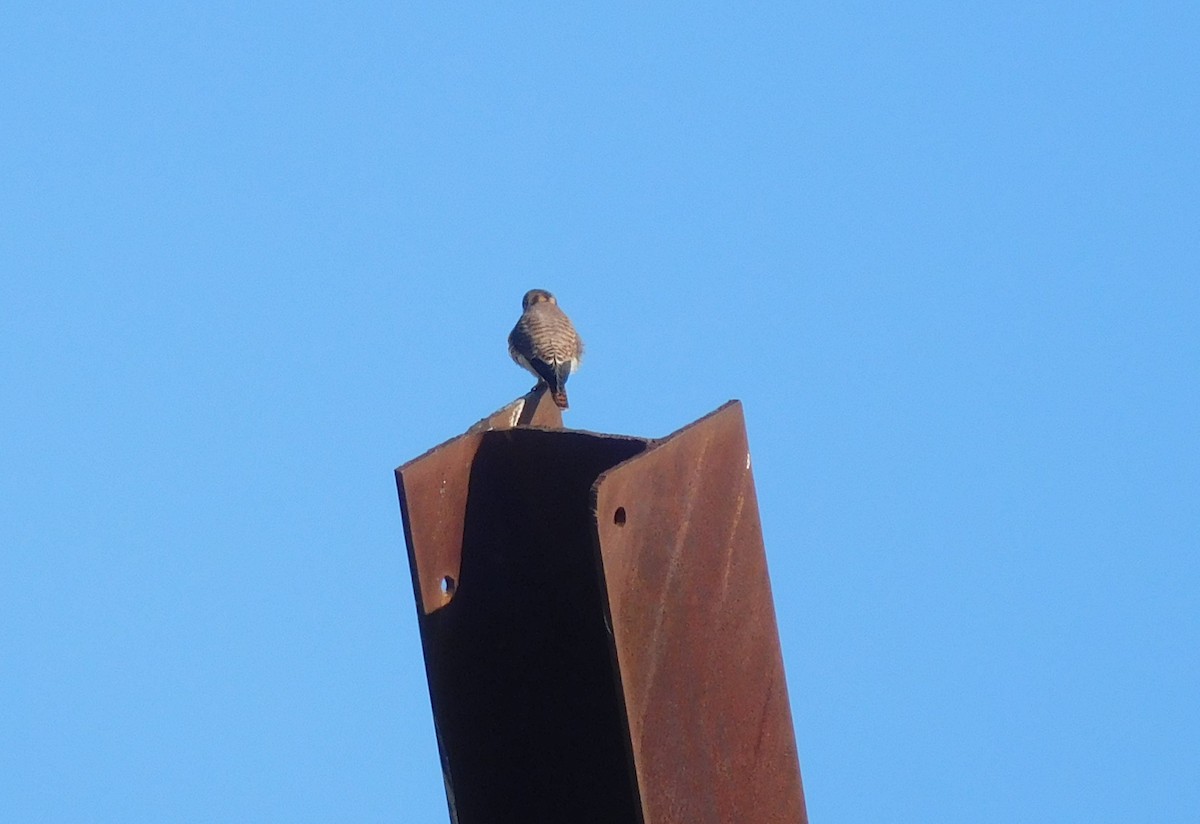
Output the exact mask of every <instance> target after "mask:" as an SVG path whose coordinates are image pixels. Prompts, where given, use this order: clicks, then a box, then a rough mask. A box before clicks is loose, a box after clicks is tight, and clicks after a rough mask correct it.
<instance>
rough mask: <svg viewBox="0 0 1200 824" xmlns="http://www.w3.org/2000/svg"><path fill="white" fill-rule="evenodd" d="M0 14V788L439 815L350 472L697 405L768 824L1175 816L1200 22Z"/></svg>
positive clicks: (1197, 243)
mask: <svg viewBox="0 0 1200 824" xmlns="http://www.w3.org/2000/svg"><path fill="white" fill-rule="evenodd" d="M482 5H483V4H478V5H477V4H464V3H453V2H450V3H438V4H421V5H414V4H394V3H341V4H337V5H336V6H335V5H333V4H330V5H329V6H328V7H325V6H322V5H316V4H304V3H287V4H284V3H270V2H265V3H256V4H245V3H206V4H200V5H188V6H185V5H183V4H177V5H167V6H164V5H163V4H153V3H114V4H107V5H106V7H105V8H104V9H103V10H101V9H98V8H96V7H95V6H94V4H78V5H76V4H70V3H67V4H55V3H38V4H29V3H17V4H15V5H12V4H10V5H9V6H8V7H6V10H5V11H4V12H3V13H2V18H0V168H2V174H0V381H2V382H3V385H4V387H5V391H4V400H3V402H2V403H0V433H2V434H0V707H2V708H3V709H2V710H0V819H3V820H5V821H41V822H77V821H97V822H151V821H197V822H199V821H206V822H207V821H250V820H261V821H287V822H301V821H313V822H324V821H362V822H370V821H380V822H383V821H413V822H439V821H445V820H446V812H445V804H444V800H443V794H442V787H441V779H440V774H439V770H438V765H437V757H436V747H435V743H434V739H433V731H432V720H431V714H430V710H429V706H428V697H427V692H426V688H425V681H424V672H423V669H422V662H421V657H420V648H419V643H418V637H417V630H416V621H415V612H414V606H413V603H412V594H411V589H410V584H409V579H408V570H407V563H406V560H405V555H404V546H403V538H402V533H401V527H400V519H399V512H398V507H397V504H396V499H395V489H394V485H393V479H392V468H393V467H394V466H396V465H397V464H399V463H402V462H403V461H406V460H408V459H410V458H412V457H414V456H416V455H418V454H420V453H421V452H423V451H424V450H425V449H427V448H428V447H430V446H432V445H434V444H436V443H438V442H440V441H442V440H444V439H446V438H448V437H451V436H453V435H455V434H457V433H458V432H460V431H462V430H463V429H464V428H465V427H466V426H467V425H469V424H470V423H472V422H473V421H474V420H476V419H477V418H479V417H481V416H483V415H485V414H487V413H488V412H490V411H492V410H493V409H495V408H497V407H499V406H501V405H503V404H504V403H506V402H507V401H508V400H510V399H512V398H513V397H515V396H517V395H519V394H520V393H521V392H523V391H525V390H526V389H527V388H528V386H529V379H528V377H527V376H526V374H525V373H524V372H522V371H520V370H519V369H517V368H516V367H515V366H514V365H513V364H512V363H511V362H510V361H509V360H508V355H507V352H506V350H505V344H504V337H505V335H506V334H507V332H508V330H509V328H511V325H512V323H513V322H514V321H515V319H516V316H517V314H518V312H519V301H520V296H521V294H522V293H523V292H524V291H525V290H526V289H528V288H531V287H535V286H536V287H543V288H548V289H551V290H552V291H554V292H555V293H556V294H557V295H558V296H559V299H560V303H561V304H562V305H563V306H564V307H565V308H566V309H567V310H568V312H569V313H570V314H571V315H572V317H573V318H574V320H575V322H576V325H577V327H578V328H579V330H580V332H581V334H582V335H583V337H584V338H585V340H586V342H587V344H588V356H587V360H586V362H585V365H584V369H583V371H582V372H581V373H580V374H579V375H578V376H577V377H576V378H575V379H574V380H573V381H572V385H571V386H572V392H571V400H572V408H571V410H570V412H569V413H568V423H569V425H571V426H574V427H578V428H582V429H591V430H596V431H603V432H618V433H628V434H636V435H644V436H660V435H663V434H666V433H668V432H670V431H672V430H674V429H676V428H678V427H680V426H682V425H684V424H686V423H688V422H690V421H691V420H693V419H695V418H697V417H699V416H700V415H702V414H704V413H706V412H708V411H709V410H711V409H713V408H715V407H716V406H718V405H719V404H721V403H722V402H724V401H725V400H727V399H729V398H733V397H736V398H740V399H741V400H742V401H743V402H744V404H745V409H746V416H747V425H748V429H749V434H750V441H751V449H752V452H753V455H754V465H755V476H756V482H757V485H758V492H759V498H760V507H761V516H762V520H763V528H764V533H765V537H766V543H767V552H768V558H769V562H770V566H771V574H772V579H773V583H774V587H775V599H776V609H777V612H778V617H779V624H780V635H781V639H782V644H783V648H784V657H785V661H786V666H787V672H788V683H789V689H790V693H791V699H792V712H793V715H794V720H795V724H796V735H797V741H798V745H799V750H800V755H801V760H802V765H803V773H804V780H805V785H806V790H807V798H808V804H809V810H810V815H811V817H812V819H813V821H814V822H816V821H820V822H824V823H825V824H833V823H834V822H839V823H840V822H845V823H846V824H855V823H856V822H880V821H897V822H908V821H912V822H962V821H971V822H992V821H995V822H1001V821H1004V822H1007V821H1014V820H1021V821H1046V822H1105V821H1113V822H1117V821H1121V822H1124V821H1130V820H1135V821H1158V822H1184V821H1192V820H1194V816H1195V811H1196V809H1197V808H1198V807H1200V785H1198V784H1197V782H1196V780H1195V779H1196V776H1197V775H1198V774H1200V744H1198V742H1200V719H1198V715H1200V711H1198V710H1197V706H1198V704H1197V700H1196V696H1197V695H1198V694H1200V664H1198V663H1197V661H1198V658H1200V656H1198V655H1197V650H1198V649H1200V608H1198V606H1197V591H1198V588H1200V562H1198V560H1197V549H1198V548H1200V423H1198V421H1200V415H1198V414H1197V408H1198V405H1200V386H1198V379H1197V376H1198V374H1200V332H1198V331H1197V330H1198V329H1200V279H1198V275H1200V200H1198V195H1197V192H1198V191H1200V159H1198V158H1200V152H1197V147H1198V146H1200V110H1198V107H1197V91H1198V89H1197V78H1198V77H1200V59H1198V57H1197V50H1196V45H1195V44H1196V42H1197V39H1198V38H1200V7H1197V6H1196V5H1195V4H1194V3H1182V2H1181V3H1145V4H1116V3H1108V2H1100V3H1090V4H1066V3H1057V4H1045V3H1020V2H1018V3H1006V4H952V3H921V2H904V3H893V4H887V5H886V7H882V6H880V4H863V3H843V4H835V5H834V6H833V7H827V6H828V4H825V5H824V6H818V5H806V4H795V3H786V4H785V3H774V4H773V3H761V4H737V5H734V4H728V5H723V4H714V3H689V4H683V3H678V4H675V3H670V4H664V3H658V4H632V3H628V4H607V5H604V6H603V7H600V6H593V7H585V6H582V5H578V4H557V3H556V4H549V3H547V4H515V5H514V4H506V5H504V6H500V5H496V4H493V5H491V6H490V7H487V8H485V7H482Z"/></svg>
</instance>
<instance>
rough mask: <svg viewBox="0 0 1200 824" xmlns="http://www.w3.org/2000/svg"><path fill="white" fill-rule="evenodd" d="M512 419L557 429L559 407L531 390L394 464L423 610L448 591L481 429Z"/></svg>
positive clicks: (505, 425)
mask: <svg viewBox="0 0 1200 824" xmlns="http://www.w3.org/2000/svg"><path fill="white" fill-rule="evenodd" d="M518 424H520V425H523V426H530V425H532V426H544V427H553V428H556V429H561V428H562V410H561V409H559V408H558V407H557V406H555V405H554V402H553V401H552V400H551V399H550V395H549V393H546V392H538V393H531V394H529V395H526V396H525V397H523V398H518V399H517V400H515V401H513V402H512V403H510V404H509V405H508V406H505V407H504V408H503V409H500V410H497V411H496V412H493V413H492V414H491V415H488V416H487V417H486V418H484V419H483V420H481V421H479V422H478V423H476V424H475V425H474V426H472V427H471V428H470V429H468V430H467V431H466V432H465V433H464V434H462V435H459V436H458V437H457V438H453V439H451V440H449V441H447V442H446V443H443V444H441V445H440V446H436V447H434V448H433V449H431V450H429V451H428V452H426V453H425V454H424V455H422V456H420V457H419V458H415V459H413V460H411V461H409V462H408V463H406V464H404V465H403V466H401V467H399V468H398V469H397V470H396V487H397V489H398V491H399V493H400V510H401V514H402V515H403V518H404V530H405V540H406V543H407V545H408V561H409V566H410V568H411V569H412V572H413V586H414V589H415V590H416V596H417V603H418V605H419V606H420V609H421V611H422V612H423V613H425V614H429V613H431V612H433V611H434V610H436V609H439V608H441V607H442V606H444V605H445V604H447V603H449V602H450V600H451V598H453V596H454V589H455V587H456V586H457V582H458V579H459V561H460V553H461V551H462V530H463V518H464V515H465V514H466V511H467V482H468V480H469V477H470V472H471V462H472V461H473V460H474V459H475V452H476V450H478V448H479V442H480V440H481V438H482V436H483V433H484V432H488V431H492V430H500V429H511V428H512V427H514V426H517V425H518Z"/></svg>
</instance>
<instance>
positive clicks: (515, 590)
mask: <svg viewBox="0 0 1200 824" xmlns="http://www.w3.org/2000/svg"><path fill="white" fill-rule="evenodd" d="M561 426H562V419H561V413H560V412H559V411H558V409H557V408H556V407H554V406H553V404H552V403H550V401H549V398H548V397H547V396H546V395H543V394H531V395H528V396H526V397H525V398H522V399H520V400H518V401H516V402H514V403H513V404H510V405H509V406H507V407H505V408H504V409H502V410H500V411H499V412H497V413H495V414H493V415H491V416H489V417H488V418H485V419H484V420H482V421H480V422H479V424H476V425H475V426H474V427H472V428H471V429H469V430H468V431H467V432H466V433H464V434H463V435H461V436H459V437H458V438H455V439H453V440H451V441H449V442H447V443H445V444H442V445H441V446H439V447H437V448H435V449H433V450H431V451H430V452H427V453H426V454H425V455H422V456H421V457H419V458H417V459H415V460H413V461H411V462H409V463H407V464H405V465H403V466H401V467H400V468H399V469H397V470H396V482H397V487H398V489H399V494H400V508H401V513H402V515H403V520H404V532H405V539H406V542H407V544H408V555H409V565H410V568H411V570H412V576H413V591H414V594H415V596H416V602H417V614H418V618H419V624H420V632H421V641H422V645H423V649H424V655H425V665H426V673H427V675H428V679H429V691H430V699H431V703H432V705H433V714H434V724H435V727H436V730H437V735H438V746H439V749H440V752H441V757H442V768H443V774H444V776H445V779H446V792H447V798H448V801H449V804H450V811H451V820H452V821H454V822H458V824H507V822H521V824H531V823H533V824H536V823H537V822H555V824H559V822H568V824H588V822H596V823H597V824H623V822H629V823H630V824H635V823H637V824H709V823H710V822H711V824H731V823H732V824H736V823H737V822H745V823H746V824H765V823H769V822H788V824H795V822H802V823H803V822H806V821H807V816H806V813H805V807H804V793H803V789H802V786H801V780H800V768H799V760H798V758H797V754H796V745H795V737H794V733H793V730H792V721H791V712H790V709H789V705H788V695H787V688H786V683H785V679H784V670H783V660H782V657H781V654H780V649H779V640H778V633H777V629H776V624H775V613H774V606H773V603H772V599H771V587H770V582H769V579H768V576H767V566H766V557H765V554H764V551H763V543H762V532H761V528H760V524H759V519H758V506H757V503H756V499H755V495H754V482H753V478H752V475H751V467H750V453H749V449H748V446H747V440H746V433H745V424H744V421H743V418H742V412H741V405H740V404H738V403H737V402H736V401H734V402H730V403H728V404H726V405H725V406H723V407H721V408H720V409H718V410H717V411H715V412H713V413H711V414H710V415H707V416H705V417H704V418H701V419H700V420H699V421H696V422H695V423H693V424H691V425H690V426H687V427H685V428H684V429H681V430H680V431H678V432H676V433H674V434H673V435H670V436H669V437H667V438H664V439H662V440H659V441H655V440H648V439H643V438H629V437H621V436H615V435H599V434H595V433H590V432H580V431H573V430H564V429H562V428H561Z"/></svg>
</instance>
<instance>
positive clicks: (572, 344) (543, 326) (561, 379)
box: [508, 289, 583, 409]
mask: <svg viewBox="0 0 1200 824" xmlns="http://www.w3.org/2000/svg"><path fill="white" fill-rule="evenodd" d="M521 308H522V309H523V310H524V311H523V312H521V319H520V320H518V321H517V325H516V326H514V327H513V330H512V332H510V333H509V335H508V354H509V355H511V356H512V359H513V360H514V361H516V362H517V363H518V364H520V365H521V366H524V367H525V368H526V369H528V370H529V371H530V372H532V373H533V374H534V375H535V376H536V377H537V379H538V382H537V385H536V386H534V387H533V390H532V391H534V392H536V391H537V390H538V389H541V388H542V387H543V386H545V387H549V389H550V397H551V398H553V399H554V403H555V405H557V406H558V408H559V409H566V408H567V377H568V376H570V374H571V373H572V372H574V371H576V370H578V369H579V361H580V359H581V358H582V357H583V341H582V340H580V339H579V335H577V334H576V333H575V327H574V326H572V325H571V320H570V318H568V317H567V316H566V315H565V314H564V313H563V310H561V309H559V308H558V301H557V300H556V299H555V297H554V295H552V294H550V293H549V292H547V291H546V290H545V289H530V290H529V291H528V292H526V293H525V297H523V298H522V299H521Z"/></svg>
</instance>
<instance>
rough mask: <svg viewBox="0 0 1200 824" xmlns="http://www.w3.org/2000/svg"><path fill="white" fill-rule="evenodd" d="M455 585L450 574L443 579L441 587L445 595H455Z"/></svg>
mask: <svg viewBox="0 0 1200 824" xmlns="http://www.w3.org/2000/svg"><path fill="white" fill-rule="evenodd" d="M454 587H455V583H454V579H453V578H451V577H450V576H449V575H447V576H446V577H445V578H443V579H442V582H441V589H442V594H443V595H453V594H454Z"/></svg>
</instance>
